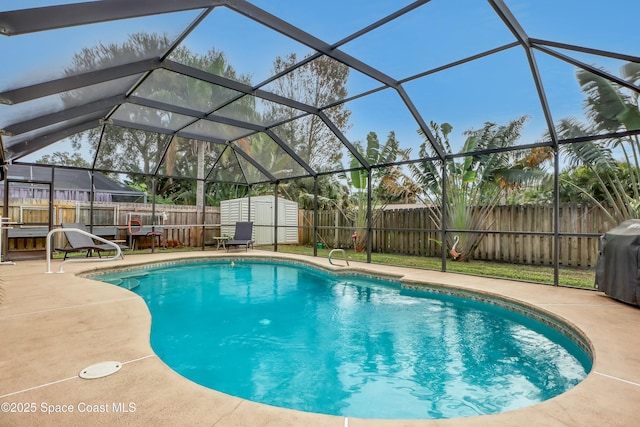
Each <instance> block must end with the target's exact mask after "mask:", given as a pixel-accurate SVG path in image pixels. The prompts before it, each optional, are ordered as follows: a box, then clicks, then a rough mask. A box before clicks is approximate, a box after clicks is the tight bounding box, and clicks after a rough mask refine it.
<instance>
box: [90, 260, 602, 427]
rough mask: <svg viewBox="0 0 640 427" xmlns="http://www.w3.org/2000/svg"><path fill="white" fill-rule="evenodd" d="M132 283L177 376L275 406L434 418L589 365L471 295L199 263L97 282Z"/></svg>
mask: <svg viewBox="0 0 640 427" xmlns="http://www.w3.org/2000/svg"><path fill="white" fill-rule="evenodd" d="M99 279H100V280H103V281H107V282H111V283H117V284H119V285H121V286H124V287H128V288H132V291H134V292H136V293H138V294H139V295H141V296H142V297H143V298H144V299H145V301H146V302H147V305H148V306H149V310H150V312H151V315H152V331H151V344H152V346H153V348H154V351H155V352H156V353H157V354H158V356H159V357H160V358H161V359H162V360H164V361H165V362H166V363H167V365H169V366H170V367H171V368H172V369H174V370H175V371H177V372H178V373H180V374H181V375H183V376H185V377H187V378H189V379H191V380H193V381H195V382H197V383H199V384H202V385H204V386H207V387H210V388H212V389H215V390H218V391H222V392H225V393H228V394H231V395H235V396H239V397H242V398H246V399H249V400H253V401H257V402H262V403H267V404H270V405H274V406H280V407H286V408H293V409H299V410H304V411H309V412H318V413H325V414H333V415H346V416H351V417H363V418H386V419H416V418H417V419H439V418H453V417H463V416H470V415H479V414H493V413H499V412H504V411H507V410H511V409H516V408H519V407H523V406H528V405H531V404H535V403H537V402H540V401H543V400H546V399H549V398H551V397H553V396H556V395H558V394H560V393H563V392H564V391H566V390H568V389H569V388H571V387H573V386H574V385H576V384H577V383H578V382H580V381H581V380H582V379H583V378H584V377H585V376H586V374H587V373H588V372H589V370H590V369H591V361H590V359H589V357H588V356H587V354H586V353H585V351H583V350H582V349H581V348H580V346H579V345H577V344H576V343H575V342H574V341H572V340H570V339H568V338H567V337H566V336H564V335H563V334H561V333H559V332H558V331H557V330H556V329H555V328H552V327H550V326H548V325H546V324H543V323H542V322H538V321H534V320H533V319H531V318H529V317H526V316H523V315H522V314H520V313H517V312H515V311H513V310H507V309H505V308H502V307H499V306H496V305H490V304H484V303H481V302H478V301H475V300H472V299H462V298H459V297H456V296H452V295H442V294H437V293H433V292H425V291H419V290H412V289H406V288H402V287H401V286H400V284H399V283H394V282H389V281H381V280H374V279H369V278H365V277H360V276H342V275H341V276H333V275H331V274H329V273H327V272H324V271H320V270H317V269H314V268H310V267H307V266H303V265H292V264H289V263H281V262H273V261H269V262H265V261H257V260H251V261H248V260H242V259H234V260H233V261H231V260H224V261H211V260H207V261H199V262H189V263H180V264H176V265H171V266H162V267H155V268H149V269H145V270H139V271H128V272H122V273H115V274H111V275H107V276H102V277H99Z"/></svg>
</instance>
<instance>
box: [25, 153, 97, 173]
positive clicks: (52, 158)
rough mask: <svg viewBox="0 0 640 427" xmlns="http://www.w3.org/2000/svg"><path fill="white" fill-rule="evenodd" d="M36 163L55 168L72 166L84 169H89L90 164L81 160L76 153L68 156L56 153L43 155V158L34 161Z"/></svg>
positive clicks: (67, 154)
mask: <svg viewBox="0 0 640 427" xmlns="http://www.w3.org/2000/svg"><path fill="white" fill-rule="evenodd" d="M36 163H39V164H48V165H56V166H74V167H78V168H85V169H89V168H91V164H89V162H87V161H86V160H85V159H83V158H82V156H81V155H80V153H78V152H74V153H73V154H69V153H63V152H60V151H56V152H55V153H53V154H45V155H44V156H42V157H41V158H39V159H38V160H36Z"/></svg>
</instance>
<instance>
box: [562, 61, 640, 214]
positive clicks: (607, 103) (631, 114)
mask: <svg viewBox="0 0 640 427" xmlns="http://www.w3.org/2000/svg"><path fill="white" fill-rule="evenodd" d="M622 73H623V75H624V77H626V78H627V79H628V80H629V81H631V82H638V81H640V64H636V63H629V64H627V65H625V66H624V67H622ZM576 76H577V79H578V82H579V83H580V86H581V87H582V91H583V92H584V93H585V94H586V95H587V97H586V99H585V102H584V108H585V113H586V117H587V119H588V122H587V123H582V122H580V121H578V120H576V119H573V118H567V119H562V120H561V121H560V122H559V124H558V126H557V128H558V135H559V136H560V137H561V138H565V139H571V138H577V137H584V136H588V135H596V134H598V133H603V132H604V133H612V132H618V131H632V130H638V129H640V110H639V109H638V95H639V94H638V92H631V93H630V94H629V93H626V92H624V91H623V89H622V87H620V86H619V85H617V84H615V83H613V82H611V81H610V80H607V79H605V78H604V77H601V76H598V75H595V74H593V73H591V72H588V71H584V70H579V71H578V72H577V73H576ZM563 152H564V154H566V155H567V157H568V159H569V162H570V165H571V167H573V168H578V167H585V168H587V169H589V170H590V171H591V172H592V173H593V175H594V176H595V178H596V181H597V183H598V186H599V190H600V191H598V192H597V194H601V195H603V199H601V200H598V199H597V198H596V197H594V193H593V192H591V191H589V190H588V189H584V188H579V187H578V186H577V185H576V184H575V183H573V182H571V181H568V180H562V183H563V185H567V186H571V187H574V188H575V189H576V190H578V191H581V192H582V193H583V194H584V195H585V196H586V197H587V198H588V199H589V200H591V201H592V202H593V203H594V204H595V205H596V206H598V207H599V208H600V209H601V210H602V211H603V212H604V213H605V214H606V215H607V216H608V218H609V220H611V221H612V222H613V223H614V224H617V223H620V222H622V221H624V220H626V219H630V218H638V217H640V140H639V139H638V135H629V136H625V137H618V138H607V139H602V140H593V141H586V142H580V143H573V144H565V145H564V146H563ZM614 153H620V154H621V155H622V158H623V160H622V161H619V160H616V158H615V155H614ZM623 172H624V173H623Z"/></svg>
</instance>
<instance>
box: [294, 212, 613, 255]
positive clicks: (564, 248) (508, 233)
mask: <svg viewBox="0 0 640 427" xmlns="http://www.w3.org/2000/svg"><path fill="white" fill-rule="evenodd" d="M300 216H301V219H300V224H302V225H305V226H310V225H313V212H312V211H304V212H302V213H301V215H300ZM374 217H375V219H376V220H375V224H374V225H373V231H372V234H371V239H372V240H371V242H372V248H373V251H374V252H384V253H395V254H404V255H417V256H440V253H441V247H440V244H439V241H440V240H441V238H442V236H441V234H440V232H439V231H428V230H433V229H436V228H437V227H436V224H434V223H433V221H432V220H431V218H430V216H429V209H428V208H419V209H396V210H394V209H386V210H383V211H380V212H377V213H375V214H374ZM605 218H606V217H605V216H604V215H603V214H602V212H601V211H600V210H598V209H595V208H592V207H589V206H587V205H581V204H566V205H561V206H560V226H559V232H560V234H561V235H560V237H559V258H560V264H561V265H566V266H579V267H594V266H595V264H596V261H597V258H598V241H599V237H598V236H573V235H574V234H597V235H600V234H603V233H604V232H605V231H607V230H608V229H610V228H611V227H613V226H614V224H611V223H609V222H607V220H606V219H605ZM488 224H491V226H490V227H488V228H487V230H486V231H487V232H488V233H484V234H483V237H482V240H481V241H480V244H479V245H478V247H477V248H476V250H475V252H474V254H473V257H474V259H479V260H487V261H504V262H511V263H522V264H546V265H550V264H552V263H553V239H554V236H553V232H554V227H553V206H552V205H515V206H514V205H509V206H497V207H495V208H494V209H492V210H491V212H490V218H489V221H488ZM318 226H319V227H320V229H319V231H318V239H319V242H322V243H323V244H325V245H327V246H329V247H343V248H346V247H353V242H352V239H351V235H352V233H353V232H354V231H356V229H355V227H354V224H353V223H352V222H351V221H350V220H348V219H347V218H345V216H344V215H342V214H341V213H339V212H337V211H322V212H319V215H318ZM340 227H344V228H340ZM497 232H503V233H505V234H498V233H497ZM535 233H546V234H535ZM565 234H566V235H565ZM300 241H301V242H302V243H307V244H309V243H311V242H312V241H313V234H312V230H310V229H305V230H303V231H302V232H301V236H300Z"/></svg>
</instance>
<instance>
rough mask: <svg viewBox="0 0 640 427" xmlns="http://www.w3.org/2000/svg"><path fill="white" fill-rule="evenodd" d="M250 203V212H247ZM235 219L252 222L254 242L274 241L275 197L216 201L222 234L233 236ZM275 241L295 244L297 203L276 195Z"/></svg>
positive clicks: (259, 243) (265, 242) (260, 243)
mask: <svg viewBox="0 0 640 427" xmlns="http://www.w3.org/2000/svg"><path fill="white" fill-rule="evenodd" d="M249 206H251V214H250V216H248V213H249ZM237 221H253V240H254V242H255V244H256V245H272V244H273V243H274V226H275V197H273V196H255V197H251V199H250V200H249V198H246V197H245V198H243V199H232V200H223V201H221V202H220V223H221V224H222V226H221V233H222V235H228V236H231V237H233V233H234V231H235V223H236V222H237ZM278 243H288V244H297V243H298V203H296V202H293V201H291V200H287V199H283V198H278Z"/></svg>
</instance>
